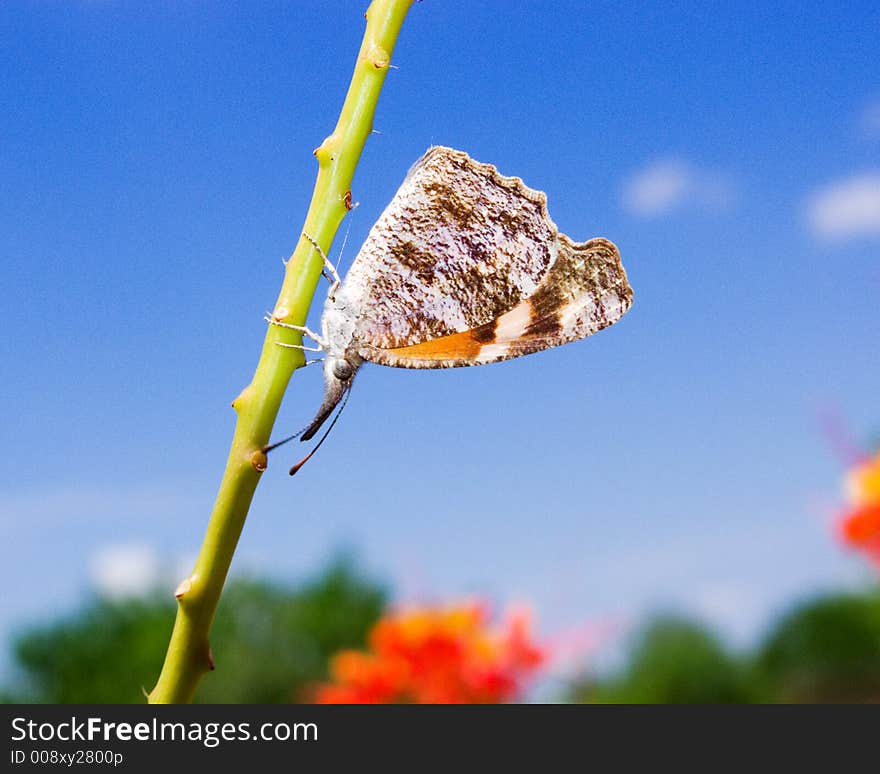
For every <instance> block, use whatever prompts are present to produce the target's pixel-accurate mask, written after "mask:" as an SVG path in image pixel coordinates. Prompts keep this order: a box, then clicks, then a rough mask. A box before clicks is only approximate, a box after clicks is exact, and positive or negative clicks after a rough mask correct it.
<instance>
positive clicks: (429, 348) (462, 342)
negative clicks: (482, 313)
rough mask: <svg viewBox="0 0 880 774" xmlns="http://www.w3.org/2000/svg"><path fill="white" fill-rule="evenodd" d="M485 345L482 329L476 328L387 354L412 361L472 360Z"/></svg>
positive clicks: (398, 348) (390, 350) (389, 350)
mask: <svg viewBox="0 0 880 774" xmlns="http://www.w3.org/2000/svg"><path fill="white" fill-rule="evenodd" d="M481 327H482V326H481ZM485 343H486V339H485V338H482V340H481V336H480V329H479V328H476V329H474V330H470V331H463V332H462V333H453V334H451V335H450V336H441V337H440V338H439V339H431V341H425V342H422V343H421V344H411V345H410V346H408V347H397V348H395V349H388V350H386V352H388V353H389V354H391V355H394V356H395V357H400V358H407V359H411V360H472V359H473V358H475V357H476V356H477V355H479V354H480V350H481V349H482V348H483V345H484V344H485Z"/></svg>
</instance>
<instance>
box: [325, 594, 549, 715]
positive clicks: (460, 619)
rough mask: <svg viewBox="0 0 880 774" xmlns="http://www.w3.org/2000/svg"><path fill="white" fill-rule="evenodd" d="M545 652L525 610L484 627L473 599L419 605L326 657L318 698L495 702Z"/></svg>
mask: <svg viewBox="0 0 880 774" xmlns="http://www.w3.org/2000/svg"><path fill="white" fill-rule="evenodd" d="M544 659H545V653H544V651H543V650H542V649H541V648H540V647H539V646H538V645H536V644H535V643H534V642H533V640H532V639H531V634H530V621H529V617H528V615H526V614H525V613H523V612H519V613H516V614H513V615H511V616H509V617H508V618H507V619H506V621H505V622H504V623H503V624H502V626H500V627H497V628H494V629H493V628H491V627H490V625H489V614H488V610H487V608H486V606H485V605H483V604H481V603H479V602H473V603H466V604H461V605H456V606H447V607H421V608H415V609H411V610H407V611H401V612H399V613H395V614H391V615H388V616H386V617H385V618H382V619H381V620H380V621H379V622H378V623H377V624H376V625H375V626H374V627H373V629H372V631H371V632H370V635H369V651H368V652H366V653H364V652H360V651H353V650H345V651H342V652H340V653H338V654H337V655H336V656H335V657H334V658H333V660H332V661H331V664H330V672H331V678H332V680H331V682H329V683H326V684H324V685H320V686H318V687H317V688H316V689H315V690H314V692H313V696H312V698H313V700H314V701H315V702H316V703H318V704H389V703H414V704H495V703H499V702H506V701H511V700H513V699H515V698H516V697H517V696H518V695H519V694H520V693H521V691H522V689H523V687H524V685H525V683H526V681H527V680H528V678H529V677H531V676H532V675H533V674H534V672H535V671H536V670H537V668H538V667H539V666H540V665H541V664H542V663H543V661H544Z"/></svg>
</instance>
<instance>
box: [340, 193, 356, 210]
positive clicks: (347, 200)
mask: <svg viewBox="0 0 880 774" xmlns="http://www.w3.org/2000/svg"><path fill="white" fill-rule="evenodd" d="M342 201H343V202H345V209H347V210H351V209H353V208H354V205H353V204H352V203H351V191H346V192H345V196H343V197H342Z"/></svg>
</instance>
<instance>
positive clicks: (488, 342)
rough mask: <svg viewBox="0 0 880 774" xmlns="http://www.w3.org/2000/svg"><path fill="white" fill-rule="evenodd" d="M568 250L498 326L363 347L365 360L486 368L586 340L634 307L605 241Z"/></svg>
mask: <svg viewBox="0 0 880 774" xmlns="http://www.w3.org/2000/svg"><path fill="white" fill-rule="evenodd" d="M568 247H569V248H570V249H568V250H565V251H564V252H563V251H560V255H559V257H558V258H557V260H556V261H555V262H554V264H553V266H551V268H550V269H549V271H548V272H547V273H546V275H545V276H544V278H543V280H542V282H541V283H540V284H539V285H538V287H537V288H536V289H535V291H534V292H533V293H531V294H530V295H528V296H527V297H526V298H525V299H524V300H522V301H521V302H520V303H518V304H517V305H516V306H514V307H513V308H512V309H510V310H509V311H507V312H505V313H504V314H502V315H500V316H499V317H496V318H495V319H494V320H490V321H489V322H487V323H483V324H482V325H479V326H477V327H475V328H472V329H469V330H465V331H461V332H458V333H453V334H451V335H449V336H440V337H438V338H435V339H430V340H428V341H424V342H419V343H415V344H409V345H407V346H403V347H394V348H390V349H383V348H378V347H362V349H361V356H362V357H363V358H364V359H365V360H370V361H372V362H375V363H381V364H382V365H390V366H398V367H402V368H451V367H456V366H466V365H482V364H485V363H494V362H497V361H499V360H507V359H509V358H512V357H519V356H520V355H528V354H530V353H532V352H538V351H540V350H542V349H549V348H550V347H556V346H559V345H560V344H565V343H567V342H569V341H575V340H577V339H582V338H585V337H586V336H590V335H591V334H593V333H596V332H597V331H600V330H602V328H606V327H608V326H609V325H611V324H613V323H615V322H617V321H618V320H619V319H620V318H621V317H622V316H623V315H624V314H625V312H626V311H627V309H629V307H630V305H631V304H632V290H631V288H630V287H629V285H628V283H627V281H626V274H625V273H624V271H623V267H622V266H621V264H620V257H619V255H618V252H617V248H616V247H615V246H614V245H613V244H612V243H611V242H608V241H607V240H605V239H593V240H590V241H589V242H586V243H584V244H582V245H572V244H569V245H568Z"/></svg>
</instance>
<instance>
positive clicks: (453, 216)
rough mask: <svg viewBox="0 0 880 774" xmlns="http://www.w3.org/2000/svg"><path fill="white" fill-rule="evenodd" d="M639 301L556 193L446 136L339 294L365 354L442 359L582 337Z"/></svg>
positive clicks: (384, 358)
mask: <svg viewBox="0 0 880 774" xmlns="http://www.w3.org/2000/svg"><path fill="white" fill-rule="evenodd" d="M631 302H632V290H631V289H630V287H629V285H628V283H627V280H626V273H625V272H624V269H623V266H622V265H621V263H620V256H619V254H618V252H617V249H616V248H615V247H614V245H613V244H611V243H610V242H608V241H606V240H604V239H594V240H591V241H589V242H585V243H583V244H577V243H574V242H572V241H571V240H570V239H569V238H568V237H567V236H565V235H564V234H560V233H559V231H558V229H557V228H556V225H555V224H554V223H553V221H552V220H551V219H550V217H549V215H548V213H547V203H546V197H545V195H544V194H543V193H542V192H540V191H535V190H533V189H531V188H528V187H527V186H526V185H525V184H523V182H522V181H521V180H520V179H519V178H515V177H505V176H503V175H501V174H499V173H498V171H497V170H496V169H495V167H493V166H491V165H489V164H480V163H479V162H476V161H474V160H473V159H471V158H470V157H469V156H468V155H467V154H466V153H463V152H462V151H456V150H453V149H451V148H444V147H441V146H436V147H433V148H431V149H429V150H428V152H427V153H426V154H425V155H424V156H423V157H422V158H421V159H420V160H419V161H418V162H416V164H415V165H414V166H413V168H412V169H411V170H410V172H409V174H408V175H407V177H406V180H404V182H403V184H402V185H401V187H400V189H399V190H398V192H397V193H396V194H395V196H394V198H393V199H392V201H391V202H390V203H389V205H388V207H387V208H386V209H385V211H384V212H383V213H382V215H381V217H380V218H379V220H378V221H377V222H376V224H375V225H374V227H373V229H372V230H371V231H370V234H369V236H368V237H367V240H366V241H365V243H364V245H363V247H362V248H361V250H360V252H359V253H358V255H357V257H356V258H355V261H354V263H353V265H352V267H351V269H350V270H349V272H348V274H347V275H346V278H345V282H344V283H343V286H342V288H340V290H339V292H338V294H337V297H336V299H335V300H334V301H333V302H332V303H333V304H334V305H335V306H336V307H337V308H338V309H340V310H345V311H346V312H348V314H345V315H344V316H346V317H348V318H349V319H351V316H350V315H351V313H352V311H355V310H356V312H355V316H354V319H353V324H354V330H353V335H352V341H353V343H354V344H355V345H356V346H357V349H358V353H359V355H360V356H361V357H362V358H363V359H365V360H369V361H372V362H375V363H381V364H383V365H391V366H400V367H408V368H442V367H450V366H462V365H475V364H477V363H489V362H493V361H496V360H503V359H506V358H510V357H517V356H518V355H524V354H528V353H529V352H534V351H537V350H539V349H546V348H548V347H550V346H555V345H557V344H562V343H565V342H566V341H572V340H574V339H578V338H583V337H584V336H588V335H590V334H591V333H594V332H596V331H597V330H600V329H601V328H604V327H605V326H607V325H610V324H612V323H613V322H615V321H616V320H618V319H619V318H620V317H621V316H622V315H623V313H624V312H625V311H626V310H627V309H628V308H629V305H630V304H631Z"/></svg>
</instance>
